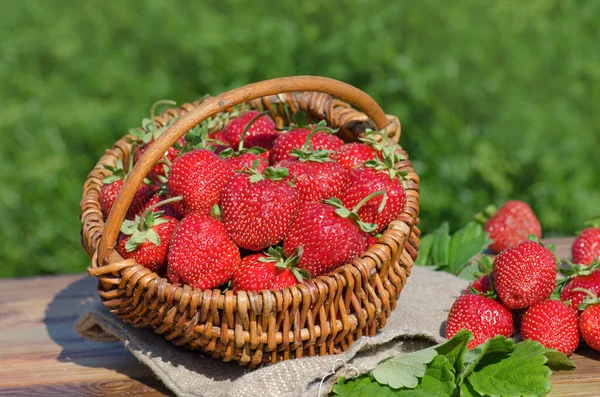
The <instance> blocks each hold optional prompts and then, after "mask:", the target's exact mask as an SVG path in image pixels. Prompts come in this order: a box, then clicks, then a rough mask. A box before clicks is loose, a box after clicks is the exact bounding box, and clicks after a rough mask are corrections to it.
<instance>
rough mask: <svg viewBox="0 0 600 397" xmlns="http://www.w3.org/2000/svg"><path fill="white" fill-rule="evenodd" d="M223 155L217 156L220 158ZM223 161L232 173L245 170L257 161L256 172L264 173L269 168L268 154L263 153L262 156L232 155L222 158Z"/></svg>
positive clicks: (248, 154) (253, 154)
mask: <svg viewBox="0 0 600 397" xmlns="http://www.w3.org/2000/svg"><path fill="white" fill-rule="evenodd" d="M250 150H252V149H250ZM223 153H224V152H221V153H219V156H220V157H222V158H223V156H221V155H222V154H223ZM225 153H227V152H225ZM224 160H225V162H226V163H227V165H228V166H229V167H230V168H231V169H232V170H234V171H243V170H244V169H246V167H251V166H252V163H254V162H255V161H256V160H258V167H257V170H258V171H260V172H265V170H266V169H267V167H268V166H269V152H263V153H262V154H256V153H252V152H246V153H241V154H237V155H232V156H230V157H224Z"/></svg>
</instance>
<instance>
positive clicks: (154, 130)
mask: <svg viewBox="0 0 600 397" xmlns="http://www.w3.org/2000/svg"><path fill="white" fill-rule="evenodd" d="M176 104H177V102H175V101H171V100H169V99H161V100H158V101H156V102H154V103H153V104H152V106H151V107H150V118H144V119H142V127H141V128H130V129H129V134H130V135H132V136H133V140H134V141H136V142H137V143H140V144H145V143H149V142H150V141H152V140H153V139H158V137H160V136H161V135H162V133H163V132H165V131H166V130H167V128H169V127H170V126H171V124H173V123H174V122H175V119H176V117H174V118H173V119H171V120H169V122H168V123H167V124H165V125H163V126H162V127H160V128H158V127H157V126H156V122H155V121H154V118H155V117H156V109H157V108H158V107H159V106H161V105H169V106H174V105H176Z"/></svg>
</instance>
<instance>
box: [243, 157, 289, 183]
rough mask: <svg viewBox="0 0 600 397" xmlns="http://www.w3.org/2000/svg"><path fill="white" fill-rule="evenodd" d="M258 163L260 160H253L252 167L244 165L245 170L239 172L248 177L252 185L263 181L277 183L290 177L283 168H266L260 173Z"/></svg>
mask: <svg viewBox="0 0 600 397" xmlns="http://www.w3.org/2000/svg"><path fill="white" fill-rule="evenodd" d="M259 163H260V160H258V159H257V160H254V161H253V162H252V166H250V167H249V166H247V165H246V169H245V170H241V171H239V172H241V173H244V174H248V175H250V182H252V183H256V182H260V181H262V180H265V179H270V180H272V181H276V182H279V181H283V180H285V179H286V178H287V177H288V176H289V175H290V173H289V171H288V169H287V168H283V167H277V168H275V167H267V168H266V169H265V171H264V172H260V171H259V170H258V165H259Z"/></svg>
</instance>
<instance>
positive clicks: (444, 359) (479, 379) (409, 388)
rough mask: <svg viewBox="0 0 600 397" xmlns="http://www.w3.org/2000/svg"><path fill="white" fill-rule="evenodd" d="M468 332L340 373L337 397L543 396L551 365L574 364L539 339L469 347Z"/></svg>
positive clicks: (497, 340) (565, 367)
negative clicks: (354, 373) (363, 370)
mask: <svg viewBox="0 0 600 397" xmlns="http://www.w3.org/2000/svg"><path fill="white" fill-rule="evenodd" d="M471 338H472V335H471V333H470V332H468V331H465V330H462V331H460V332H459V333H457V334H456V335H455V336H454V337H453V338H452V339H450V340H449V341H447V342H445V343H442V344H440V345H437V346H434V347H432V348H428V349H424V350H420V351H417V352H414V353H409V354H403V355H400V356H397V357H394V358H392V359H390V360H387V361H384V362H382V363H380V364H379V365H378V366H377V367H376V368H375V369H374V370H373V371H372V372H371V374H370V375H362V376H360V377H357V378H355V379H352V380H346V379H344V378H340V379H339V380H338V382H337V384H336V385H335V386H334V387H333V393H334V394H335V395H339V396H358V397H361V396H403V397H448V396H452V397H456V396H458V395H460V396H461V397H464V396H470V397H483V396H491V397H504V396H507V397H508V396H526V397H529V396H531V397H533V396H541V395H545V394H547V393H548V392H549V391H550V390H551V384H550V380H549V378H550V374H551V372H552V370H568V369H573V368H574V367H575V366H574V364H573V363H572V362H571V361H570V360H569V359H568V358H567V357H566V356H565V355H564V354H562V353H560V352H558V351H556V350H553V349H546V348H544V347H543V346H542V345H541V344H540V343H538V342H535V341H531V340H527V341H524V342H520V343H514V341H513V340H512V339H507V338H504V337H503V336H496V337H495V338H493V339H490V340H488V341H487V342H486V343H484V344H482V345H480V346H478V347H477V348H475V349H473V350H468V349H467V343H468V342H469V341H470V340H471Z"/></svg>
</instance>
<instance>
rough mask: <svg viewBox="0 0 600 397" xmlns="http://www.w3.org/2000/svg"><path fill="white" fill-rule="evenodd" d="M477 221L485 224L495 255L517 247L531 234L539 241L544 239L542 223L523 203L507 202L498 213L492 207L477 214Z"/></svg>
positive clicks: (490, 247) (516, 201) (491, 248)
mask: <svg viewBox="0 0 600 397" xmlns="http://www.w3.org/2000/svg"><path fill="white" fill-rule="evenodd" d="M476 219H477V220H478V221H479V222H481V223H485V230H486V231H487V232H488V233H489V234H490V239H491V240H492V241H493V242H492V243H491V244H490V246H489V249H490V250H491V251H493V252H495V253H499V252H501V251H503V250H505V249H507V248H512V247H515V246H517V245H518V244H519V243H521V242H523V241H525V240H527V238H528V237H529V235H531V234H533V235H534V236H535V237H537V238H538V239H539V238H541V237H542V227H541V225H540V221H539V220H538V219H537V217H536V216H535V214H534V213H533V211H532V210H531V207H530V206H529V205H528V204H527V203H525V202H523V201H518V200H512V201H507V202H506V203H504V205H503V206H502V207H501V208H500V209H499V210H498V211H496V209H495V207H493V206H490V207H488V208H486V210H485V212H484V213H479V214H477V215H476Z"/></svg>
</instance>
